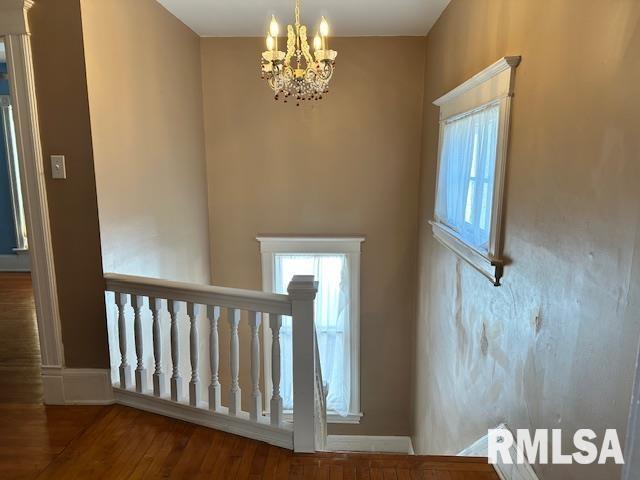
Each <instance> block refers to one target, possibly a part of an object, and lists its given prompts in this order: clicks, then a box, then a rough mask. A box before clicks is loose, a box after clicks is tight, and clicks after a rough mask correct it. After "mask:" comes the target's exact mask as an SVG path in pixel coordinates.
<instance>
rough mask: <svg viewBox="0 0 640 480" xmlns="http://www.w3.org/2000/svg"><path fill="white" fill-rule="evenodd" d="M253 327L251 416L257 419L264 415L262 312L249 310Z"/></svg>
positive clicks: (250, 326)
mask: <svg viewBox="0 0 640 480" xmlns="http://www.w3.org/2000/svg"><path fill="white" fill-rule="evenodd" d="M248 314H249V328H250V329H251V409H250V411H249V417H250V418H251V420H254V421H257V420H258V417H259V416H261V415H262V393H260V339H259V337H258V329H259V328H260V321H261V319H262V313H259V312H248Z"/></svg>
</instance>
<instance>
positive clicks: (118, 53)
mask: <svg viewBox="0 0 640 480" xmlns="http://www.w3.org/2000/svg"><path fill="white" fill-rule="evenodd" d="M81 5H82V22H83V27H84V42H85V50H86V63H87V84H88V90H89V106H90V111H91V128H92V132H93V148H94V153H95V165H96V184H97V192H98V207H99V217H100V233H101V237H102V261H103V268H104V271H105V272H116V273H126V274H133V275H142V276H147V277H157V278H166V279H170V280H176V281H186V282H193V283H205V284H206V283H209V279H210V274H209V263H210V262H209V238H208V228H209V227H208V224H207V222H208V219H207V189H206V174H205V172H206V165H205V157H204V127H203V117H202V84H201V72H200V40H199V38H198V36H197V35H196V34H195V33H193V32H192V31H191V30H189V29H188V28H187V27H186V26H185V25H184V24H182V23H181V22H180V21H179V20H177V19H176V18H175V17H174V16H172V15H171V14H170V13H169V12H167V11H166V10H165V9H164V8H163V7H162V6H160V4H159V3H157V2H156V1H155V0H136V1H135V2H132V1H129V0H110V1H108V2H105V1H103V0H82V2H81ZM185 313H186V312H185V309H184V307H182V314H181V316H180V320H179V326H180V332H181V337H182V341H181V345H182V347H181V354H180V371H181V374H182V376H183V377H184V378H188V376H189V374H190V367H189V350H188V348H187V345H188V325H189V324H188V321H187V319H186V318H185ZM107 315H108V319H109V320H108V323H109V338H110V345H111V346H112V348H111V363H112V365H118V364H119V361H120V359H119V355H120V352H119V349H118V347H117V345H118V340H117V332H116V329H115V323H116V322H115V318H116V309H115V305H114V303H113V300H112V298H111V297H109V299H108V302H107ZM129 315H131V310H129ZM142 315H143V325H144V327H143V338H144V339H145V344H144V352H145V353H144V356H145V362H146V365H147V366H151V365H153V356H152V352H153V349H152V346H151V332H150V325H151V319H150V318H149V317H150V312H149V310H148V309H147V308H144V309H143V310H142ZM163 318H164V320H163V322H164V321H166V322H167V323H166V324H165V327H163V328H162V335H163V350H164V352H165V353H164V355H163V357H164V362H163V363H164V371H165V372H166V371H170V365H171V357H170V355H169V351H168V350H169V329H168V320H167V318H168V316H167V314H166V313H165V314H164V315H163ZM130 321H131V319H130ZM128 335H129V344H128V345H129V348H128V354H129V359H135V358H136V357H135V351H134V348H133V346H134V342H133V332H132V326H131V323H130V326H129V330H128ZM205 342H206V338H203V339H202V343H203V344H204V343H205ZM130 363H132V361H131V360H130ZM203 363H204V362H203ZM205 366H206V365H203V367H205ZM112 373H113V371H112ZM151 373H152V369H150V368H148V374H149V376H150V375H151ZM203 373H206V371H203ZM203 378H207V377H205V376H203ZM148 381H149V382H151V378H150V377H149V379H148ZM149 384H150V383H149Z"/></svg>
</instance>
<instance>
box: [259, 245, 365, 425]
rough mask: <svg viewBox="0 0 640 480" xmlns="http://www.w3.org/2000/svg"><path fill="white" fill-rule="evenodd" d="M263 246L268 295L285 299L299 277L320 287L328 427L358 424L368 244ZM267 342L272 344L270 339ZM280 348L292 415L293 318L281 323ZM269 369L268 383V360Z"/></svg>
mask: <svg viewBox="0 0 640 480" xmlns="http://www.w3.org/2000/svg"><path fill="white" fill-rule="evenodd" d="M258 240H259V241H260V243H261V251H262V262H263V264H262V268H263V287H264V289H265V290H267V291H272V292H275V293H285V294H286V293H287V287H288V285H289V282H290V281H291V279H292V278H293V276H294V275H313V276H314V277H315V280H316V281H317V282H318V293H317V295H316V301H315V318H314V320H315V326H316V334H317V338H318V350H319V356H320V365H321V369H322V377H323V381H324V382H325V383H326V384H327V385H328V396H327V410H328V421H330V422H339V423H357V422H358V421H359V419H360V417H361V413H360V393H359V318H358V316H359V305H358V304H359V276H360V243H361V242H362V241H363V238H361V237H357V238H354V237H347V238H343V237H339V238H318V237H296V238H290V237H288V238H283V237H259V238H258ZM265 341H268V335H266V334H265ZM280 345H281V350H280V352H281V385H280V392H281V395H282V400H283V407H284V410H285V411H287V410H292V409H293V402H294V398H293V364H292V324H291V318H290V317H283V319H282V327H281V330H280ZM265 350H268V349H265ZM265 353H266V352H265ZM265 363H266V365H265V379H269V378H270V375H269V374H268V372H267V370H268V368H270V359H269V357H268V356H265Z"/></svg>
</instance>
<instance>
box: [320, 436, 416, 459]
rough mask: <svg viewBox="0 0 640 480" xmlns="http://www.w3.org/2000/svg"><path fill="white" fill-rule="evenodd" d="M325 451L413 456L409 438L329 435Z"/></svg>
mask: <svg viewBox="0 0 640 480" xmlns="http://www.w3.org/2000/svg"><path fill="white" fill-rule="evenodd" d="M327 450H329V451H332V452H382V453H403V454H407V455H413V444H412V443H411V437H391V436H373V435H329V436H328V437H327Z"/></svg>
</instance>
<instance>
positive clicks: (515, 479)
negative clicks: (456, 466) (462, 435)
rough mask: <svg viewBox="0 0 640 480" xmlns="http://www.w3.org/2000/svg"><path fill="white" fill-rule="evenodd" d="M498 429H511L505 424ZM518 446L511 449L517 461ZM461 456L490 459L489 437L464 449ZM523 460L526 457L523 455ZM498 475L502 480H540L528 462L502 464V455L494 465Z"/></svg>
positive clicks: (512, 456) (482, 438)
mask: <svg viewBox="0 0 640 480" xmlns="http://www.w3.org/2000/svg"><path fill="white" fill-rule="evenodd" d="M496 428H500V429H506V430H509V428H508V427H507V426H506V425H505V424H501V425H498V426H497V427H496ZM518 450H519V449H518V446H517V445H516V444H514V445H513V446H512V447H511V449H510V454H511V458H513V459H515V458H517V455H518ZM458 455H459V456H462V457H485V458H486V457H488V456H489V437H488V435H485V436H483V437H480V438H479V439H478V440H476V441H475V442H473V443H472V444H471V445H469V446H468V447H466V448H465V449H463V450H462V451H461V452H460V453H458ZM523 458H525V457H524V455H523ZM494 468H495V469H496V473H497V474H498V476H499V477H500V480H538V476H537V475H536V472H535V471H534V470H533V468H532V467H531V465H529V463H528V462H527V461H526V459H525V462H524V463H522V464H518V463H513V464H511V465H509V464H506V463H503V462H502V455H498V463H496V464H495V465H494Z"/></svg>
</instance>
